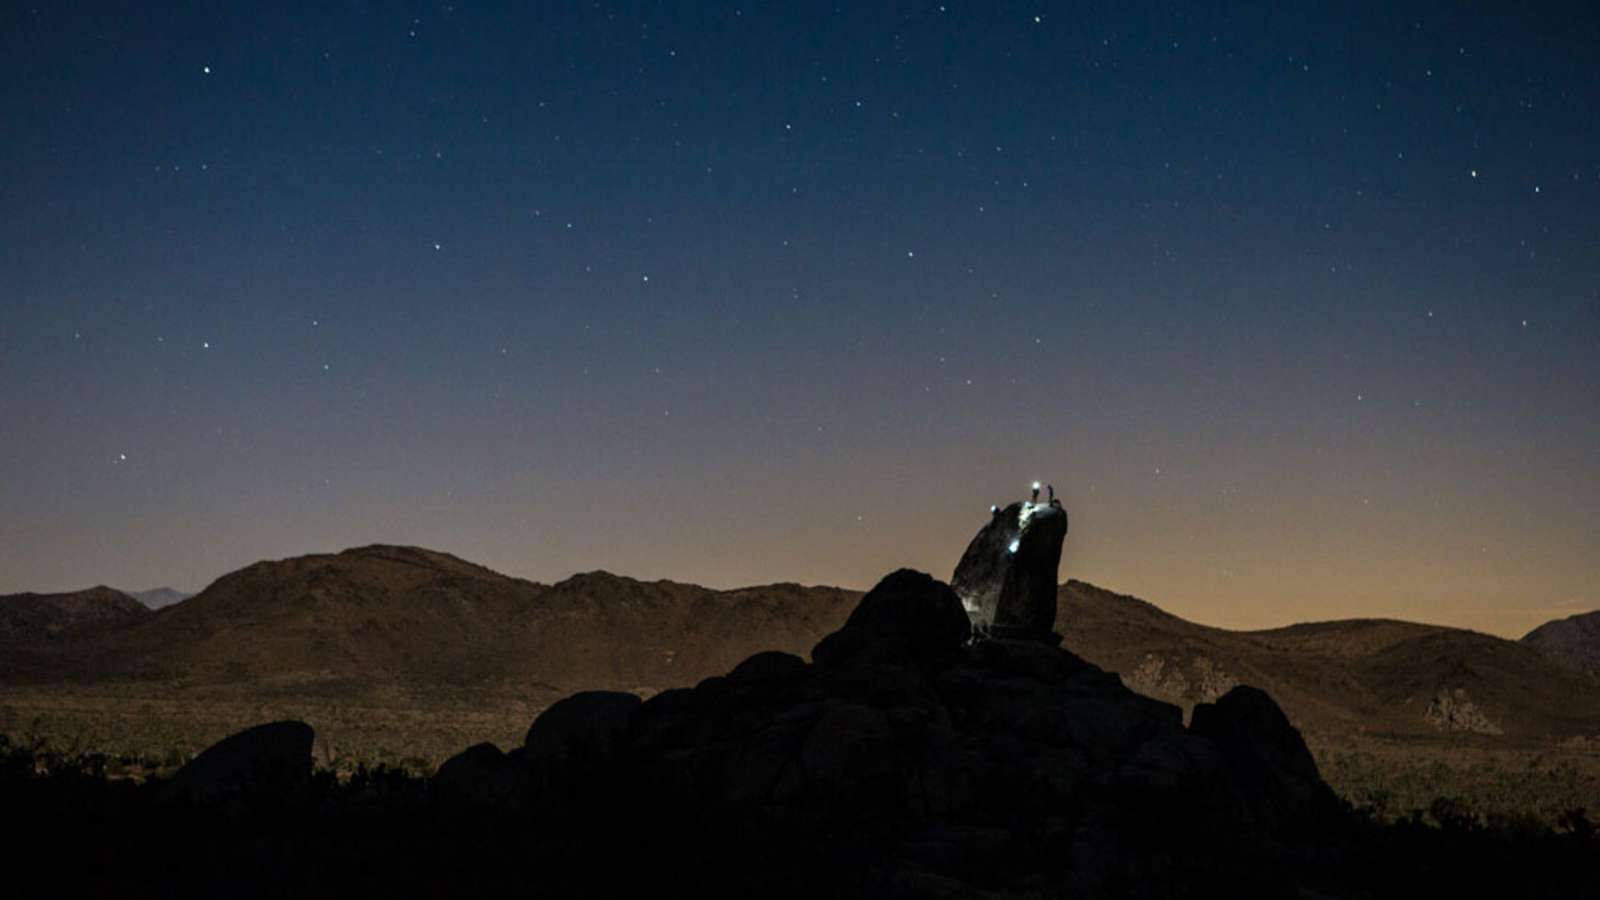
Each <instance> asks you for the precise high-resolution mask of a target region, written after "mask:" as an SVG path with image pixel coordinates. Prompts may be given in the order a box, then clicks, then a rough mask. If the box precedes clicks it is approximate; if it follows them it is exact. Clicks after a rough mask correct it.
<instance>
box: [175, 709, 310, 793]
mask: <svg viewBox="0 0 1600 900" xmlns="http://www.w3.org/2000/svg"><path fill="white" fill-rule="evenodd" d="M315 738H316V733H315V732H314V731H313V730H312V729H311V726H310V725H307V724H306V723H304V722H294V721H286V722H268V723H267V724H265V725H256V726H255V727H253V728H247V729H245V730H244V731H241V732H239V733H238V734H235V735H232V736H230V737H226V738H223V739H222V740H221V741H218V742H217V743H215V744H213V745H211V746H210V747H208V748H206V750H204V751H203V752H202V753H201V754H200V755H199V756H196V757H195V758H194V759H192V760H190V761H189V763H188V765H185V766H184V767H183V768H182V769H180V770H178V774H177V775H175V776H173V778H172V781H170V782H168V783H167V785H166V786H165V787H166V792H167V795H168V797H169V798H174V799H177V798H188V799H191V800H202V801H211V800H222V799H228V798H233V797H237V796H241V795H245V794H261V793H284V792H288V791H293V790H295V789H298V788H301V787H303V786H304V785H305V784H306V783H307V782H308V781H309V780H310V777H311V745H312V743H313V741H314V740H315Z"/></svg>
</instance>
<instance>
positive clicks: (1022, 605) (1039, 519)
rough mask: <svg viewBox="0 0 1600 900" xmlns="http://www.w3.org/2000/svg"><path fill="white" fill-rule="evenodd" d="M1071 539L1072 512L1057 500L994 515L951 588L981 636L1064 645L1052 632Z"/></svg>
mask: <svg viewBox="0 0 1600 900" xmlns="http://www.w3.org/2000/svg"><path fill="white" fill-rule="evenodd" d="M1034 493H1035V494H1037V493H1038V490H1037V488H1035V490H1034ZM1066 536H1067V511H1066V509H1064V508H1063V507H1062V506H1061V504H1060V503H1058V502H1055V501H1054V500H1053V499H1052V500H1051V502H1049V503H1036V502H1029V501H1022V502H1018V503H1013V504H1011V505H1010V506H1007V507H1006V508H1004V509H1000V508H998V507H996V508H995V509H994V511H993V513H992V515H991V516H990V519H989V522H988V524H986V525H984V526H983V528H981V529H979V531H978V534H977V536H976V537H974V538H973V539H972V543H970V544H968V545H967V551H966V552H965V553H963V554H962V555H961V562H960V563H959V564H958V565H957V566H956V572H955V577H954V578H953V579H952V580H951V584H950V586H951V587H952V588H954V589H955V592H956V595H957V596H959V597H960V598H961V605H962V606H964V607H965V608H966V611H967V615H968V616H969V617H970V618H971V619H972V627H973V629H974V630H975V631H976V632H977V633H979V634H980V635H989V636H994V637H1009V638H1022V639H1030V640H1056V641H1059V638H1054V637H1053V636H1052V633H1051V629H1052V628H1054V627H1055V621H1056V581H1057V571H1058V569H1059V568H1060V565H1061V542H1062V541H1063V540H1064V539H1065V538H1066Z"/></svg>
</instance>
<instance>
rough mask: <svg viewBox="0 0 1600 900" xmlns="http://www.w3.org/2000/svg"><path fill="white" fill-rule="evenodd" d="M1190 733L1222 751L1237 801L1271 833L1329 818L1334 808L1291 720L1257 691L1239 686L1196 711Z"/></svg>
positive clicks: (1332, 800) (1270, 699) (1307, 750)
mask: <svg viewBox="0 0 1600 900" xmlns="http://www.w3.org/2000/svg"><path fill="white" fill-rule="evenodd" d="M1189 731H1190V733H1191V734H1194V735H1196V736H1198V737H1203V738H1207V739H1209V740H1211V741H1213V742H1214V743H1215V744H1216V745H1217V746H1218V747H1219V748H1220V749H1221V751H1222V755H1223V758H1224V760H1225V761H1226V763H1227V768H1228V771H1229V773H1230V774H1231V776H1232V779H1233V784H1234V786H1235V788H1237V791H1238V796H1239V798H1240V799H1241V800H1242V801H1243V802H1244V803H1245V804H1247V806H1248V807H1249V809H1250V811H1251V812H1252V813H1253V814H1254V815H1256V816H1257V817H1259V820H1260V822H1261V824H1263V825H1264V826H1266V827H1269V828H1276V827H1280V826H1282V825H1284V824H1286V823H1289V822H1292V821H1294V820H1296V819H1307V818H1314V817H1318V816H1323V815H1327V814H1328V813H1329V811H1330V810H1332V809H1334V808H1336V807H1337V805H1338V800H1337V798H1336V797H1335V796H1334V794H1333V791H1332V789H1330V788H1329V787H1328V786H1327V784H1326V783H1324V782H1323V780H1322V777H1321V776H1320V775H1319V774H1318V772H1317V763H1316V760H1315V759H1313V758H1312V756H1311V751H1310V750H1309V749H1307V747H1306V744H1305V741H1304V740H1303V739H1302V738H1301V736H1300V731H1299V730H1298V729H1296V728H1295V727H1294V726H1293V725H1291V724H1290V723H1289V717H1288V716H1285V715H1284V714H1283V710H1282V709H1280V708H1279V707H1278V704H1277V703H1274V702H1273V700H1272V698H1271V697H1269V696H1267V694H1266V692H1265V691H1262V690H1260V689H1258V688H1253V687H1249V686H1246V685H1240V686H1239V687H1236V688H1234V689H1233V690H1231V691H1229V692H1228V693H1226V694H1224V695H1222V697H1221V698H1220V699H1218V700H1217V702H1216V703H1201V704H1199V705H1197V706H1195V708H1194V714H1193V717H1192V719H1191V722H1190V725H1189Z"/></svg>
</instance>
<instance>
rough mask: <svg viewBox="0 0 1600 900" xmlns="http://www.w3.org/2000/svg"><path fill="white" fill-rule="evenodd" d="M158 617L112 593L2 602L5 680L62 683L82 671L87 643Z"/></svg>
mask: <svg viewBox="0 0 1600 900" xmlns="http://www.w3.org/2000/svg"><path fill="white" fill-rule="evenodd" d="M150 615H152V613H151V612H150V610H148V609H146V608H145V607H144V606H143V605H142V604H140V603H139V601H137V600H135V599H133V598H132V597H129V596H128V595H127V594H124V593H122V592H121V591H115V590H112V589H111V588H108V587H104V586H101V587H92V588H89V589H88V590H84V591H72V592H69V593H64V594H8V595H4V596H0V680H4V681H38V680H47V679H61V678H63V677H65V676H68V675H69V674H70V673H72V672H74V671H76V670H77V662H76V659H75V657H76V656H78V655H80V654H82V653H83V651H84V650H85V649H86V642H89V641H91V640H92V639H93V638H95V637H97V636H100V637H106V636H110V635H112V634H119V633H121V631H122V630H123V629H125V628H127V627H130V626H132V625H134V624H136V623H138V622H140V621H142V620H144V619H145V618H146V617H148V616H150Z"/></svg>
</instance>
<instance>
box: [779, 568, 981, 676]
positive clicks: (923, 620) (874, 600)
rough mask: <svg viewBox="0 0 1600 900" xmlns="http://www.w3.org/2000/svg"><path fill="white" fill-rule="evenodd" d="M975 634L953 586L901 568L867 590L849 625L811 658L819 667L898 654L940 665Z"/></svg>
mask: <svg viewBox="0 0 1600 900" xmlns="http://www.w3.org/2000/svg"><path fill="white" fill-rule="evenodd" d="M971 636H972V625H971V622H970V620H969V619H968V618H967V614H966V611H965V610H963V609H962V607H961V599H960V598H959V597H957V596H956V594H955V592H954V591H952V590H951V589H950V586H949V585H947V584H945V583H944V582H942V581H937V580H935V579H934V578H933V577H931V576H929V575H927V574H924V573H922V572H917V571H914V570H912V569H901V570H899V571H897V572H893V573H891V574H889V575H887V576H885V577H884V579H883V580H882V581H880V582H878V584H877V586H876V587H874V588H873V589H872V590H871V591H868V592H867V595H866V596H865V597H862V598H861V602H860V603H859V604H857V605H856V608H855V611H854V612H852V613H851V614H850V618H849V619H847V620H846V621H845V623H844V627H843V628H841V629H839V630H838V631H836V632H834V633H833V634H830V635H828V636H827V637H825V638H823V639H822V640H821V641H820V642H819V643H818V644H817V646H816V647H815V648H814V649H813V650H812V651H811V658H812V659H813V660H815V661H816V662H817V664H818V665H836V664H838V663H842V662H846V661H852V660H853V661H863V660H867V659H876V660H880V661H884V662H892V661H894V660H896V659H899V658H906V659H909V660H911V661H914V662H917V663H922V664H933V665H938V664H940V663H943V662H947V661H949V660H952V659H953V658H955V656H957V655H958V654H959V653H960V651H961V647H962V645H963V644H965V643H966V642H967V639H968V638H970V637H971Z"/></svg>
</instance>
